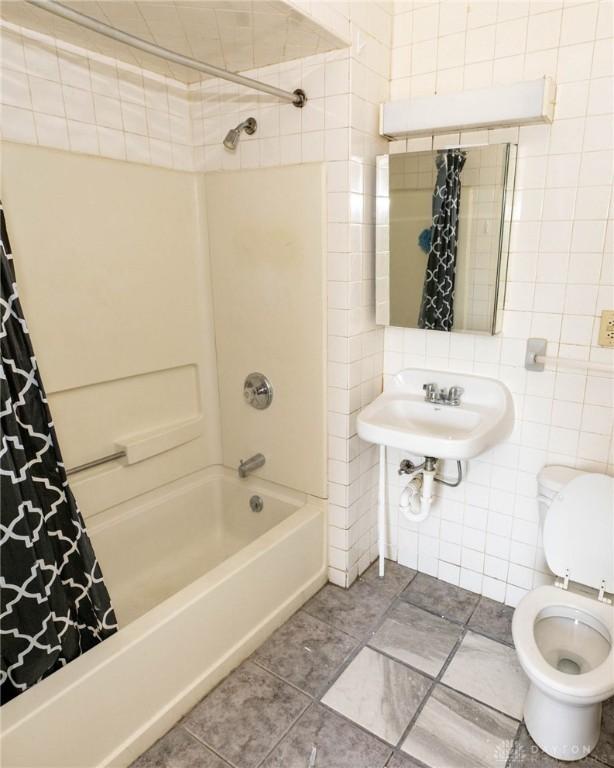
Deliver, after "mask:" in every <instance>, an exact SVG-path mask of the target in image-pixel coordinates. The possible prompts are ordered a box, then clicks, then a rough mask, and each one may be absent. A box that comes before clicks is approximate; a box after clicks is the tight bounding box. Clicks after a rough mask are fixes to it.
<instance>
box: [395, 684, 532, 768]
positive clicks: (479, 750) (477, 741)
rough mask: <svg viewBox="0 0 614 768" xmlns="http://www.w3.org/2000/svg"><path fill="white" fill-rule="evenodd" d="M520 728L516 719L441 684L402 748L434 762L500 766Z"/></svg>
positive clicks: (450, 767) (454, 767)
mask: <svg viewBox="0 0 614 768" xmlns="http://www.w3.org/2000/svg"><path fill="white" fill-rule="evenodd" d="M517 730H518V723H517V722H516V721H515V720H512V719H511V718H509V717H506V715H502V714H500V713H499V712H495V711H493V710H492V709H489V708H488V707H485V706H484V705H483V704H478V703H477V702H476V701H472V700H471V699H468V698H466V697H465V696H461V694H459V693H456V691H451V690H449V689H448V688H444V687H443V686H440V685H438V686H437V687H436V688H435V690H434V691H433V693H432V694H431V696H430V697H429V699H428V701H427V702H426V705H425V706H424V709H423V710H422V712H420V715H419V716H418V719H417V720H416V722H415V724H414V725H413V727H412V729H411V731H410V732H409V735H408V737H407V738H406V739H405V741H404V742H403V745H402V747H401V749H402V750H403V751H404V752H407V753H408V754H409V755H412V757H417V758H418V759H419V760H421V761H422V762H423V763H425V764H426V765H431V766H445V768H466V766H469V765H470V766H472V768H498V767H499V766H501V765H505V763H506V760H507V757H508V754H509V752H510V749H511V747H512V744H513V740H514V736H515V735H516V731H517Z"/></svg>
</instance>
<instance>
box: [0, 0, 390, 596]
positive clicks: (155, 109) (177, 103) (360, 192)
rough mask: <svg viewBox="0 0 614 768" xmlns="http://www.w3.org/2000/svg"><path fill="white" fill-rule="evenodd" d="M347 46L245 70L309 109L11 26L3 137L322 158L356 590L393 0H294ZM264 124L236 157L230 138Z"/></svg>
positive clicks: (372, 390)
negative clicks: (226, 143) (248, 120)
mask: <svg viewBox="0 0 614 768" xmlns="http://www.w3.org/2000/svg"><path fill="white" fill-rule="evenodd" d="M292 4H293V5H294V6H295V7H296V8H297V9H298V10H300V11H301V12H303V13H305V14H307V15H310V16H311V17H312V18H314V19H315V20H316V21H318V22H319V23H321V24H323V25H324V26H326V27H327V28H329V29H330V30H332V31H333V32H335V33H337V34H340V35H342V36H343V37H345V38H346V39H348V40H351V41H352V45H351V48H347V49H345V50H342V51H338V52H333V53H329V54H322V55H318V56H313V57H309V58H305V59H301V60H297V61H295V62H289V63H284V64H279V65H273V66H269V67H266V68H263V69H260V70H257V71H254V72H248V73H246V74H248V75H251V76H254V77H257V78H260V79H262V80H265V81H266V82H269V83H271V84H274V85H279V86H280V87H282V88H288V89H289V90H294V89H295V88H297V87H302V88H303V89H304V90H305V91H306V92H307V94H308V97H309V103H308V105H307V107H305V109H303V110H298V109H295V108H294V107H292V106H290V105H287V104H283V103H280V102H279V101H277V100H276V99H272V98H271V97H268V96H266V95H264V94H262V95H261V94H257V93H255V92H252V91H246V90H245V89H240V88H238V87H236V86H234V85H232V84H229V83H226V82H224V81H218V80H214V79H211V80H207V81H206V82H204V83H202V84H195V85H192V86H185V85H184V84H182V83H178V82H176V81H173V80H171V79H168V78H165V77H161V76H158V75H155V74H152V73H150V72H146V71H144V70H140V69H138V68H137V67H133V66H130V65H127V64H123V63H120V62H117V61H115V60H113V59H110V58H108V57H104V56H101V55H98V54H95V53H93V52H88V51H84V50H82V49H79V48H77V47H75V46H72V45H69V44H66V43H63V42H60V41H58V40H55V39H53V38H50V37H48V36H44V35H40V34H37V33H35V32H31V31H29V30H25V29H21V28H19V27H14V26H12V25H10V24H8V23H7V22H2V30H1V31H2V92H1V104H2V136H3V137H4V138H5V139H8V140H11V141H20V142H25V143H32V144H40V145H43V146H51V147H57V148H60V149H67V150H71V151H75V152H85V153H88V154H97V155H101V156H104V157H111V158H116V159H125V160H129V161H135V162H143V163H151V164H154V165H163V166H168V167H174V168H177V169H184V170H197V171H207V172H208V171H217V170H227V169H235V168H255V167H266V166H271V165H280V164H292V163H300V162H325V163H326V166H327V172H328V328H329V336H328V369H329V389H328V435H329V467H328V468H329V480H330V483H329V521H330V526H329V542H330V570H329V575H330V578H331V580H332V581H334V582H335V583H336V584H339V585H342V586H347V585H349V584H350V583H351V582H352V581H353V580H354V579H355V578H356V576H357V575H358V573H359V572H362V571H363V570H364V569H365V568H366V567H367V566H368V564H369V563H370V562H371V561H372V560H373V558H374V557H375V554H376V552H375V538H376V537H375V529H374V526H375V501H376V485H377V467H376V461H377V455H376V452H375V451H374V449H373V448H372V447H370V446H367V445H365V444H362V443H361V442H360V441H359V440H358V437H357V436H356V428H355V419H356V414H357V412H358V410H359V409H360V408H361V407H362V405H364V404H366V403H367V402H369V401H370V400H372V399H373V397H374V396H376V395H377V394H378V393H379V391H380V390H381V382H382V371H383V340H384V333H383V329H382V328H378V327H376V326H375V320H374V290H373V284H374V221H373V209H374V188H375V183H374V178H375V155H376V154H378V153H379V154H382V153H384V152H385V151H386V149H387V142H386V141H384V140H383V139H381V138H380V137H379V136H378V106H379V103H380V102H382V101H385V100H386V99H387V98H388V95H389V83H390V46H391V42H392V19H393V15H392V4H391V3H378V2H356V3H349V4H348V3H318V2H298V1H297V2H294V3H292ZM249 115H253V116H255V117H256V118H257V120H258V124H259V128H258V132H257V133H256V134H255V135H254V136H253V137H248V136H246V135H243V136H242V139H241V142H240V144H239V148H238V151H237V152H235V153H231V152H228V151H226V150H224V148H223V147H222V143H221V142H222V139H223V137H224V135H225V134H226V132H227V131H228V129H229V128H230V127H232V126H234V125H236V124H237V123H238V122H239V121H240V120H243V119H245V117H247V116H249Z"/></svg>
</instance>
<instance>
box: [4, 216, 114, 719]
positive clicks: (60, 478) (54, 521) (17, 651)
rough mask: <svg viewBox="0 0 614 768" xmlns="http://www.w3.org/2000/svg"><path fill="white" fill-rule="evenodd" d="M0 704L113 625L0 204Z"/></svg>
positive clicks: (106, 633)
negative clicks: (69, 473) (23, 302)
mask: <svg viewBox="0 0 614 768" xmlns="http://www.w3.org/2000/svg"><path fill="white" fill-rule="evenodd" d="M0 259H1V268H2V274H1V278H2V294H1V296H0V312H1V325H0V342H1V347H2V361H1V366H0V389H1V398H0V422H1V423H0V428H1V433H2V434H1V442H0V483H1V486H2V488H1V499H0V501H1V510H0V590H1V592H2V603H1V609H0V610H1V613H0V654H1V666H0V703H3V704H4V703H6V702H7V701H9V700H10V699H12V698H14V697H15V696H17V695H18V694H19V693H21V692H23V691H25V690H26V689H27V688H29V687H30V686H31V685H34V683H36V682H38V681H39V680H40V679H41V678H43V677H46V676H47V675H49V674H51V673H52V672H55V671H56V670H57V669H59V668H60V667H62V666H64V665H65V664H66V663H67V662H69V661H71V660H72V659H74V658H76V657H77V656H79V655H80V654H82V653H84V652H85V651H87V650H89V649H90V648H91V647H92V646H94V645H96V644H97V643H99V642H100V641H102V640H104V639H105V638H106V637H108V636H109V635H111V634H112V633H113V632H115V631H116V630H117V622H116V619H115V614H114V612H113V608H112V606H111V601H110V599H109V594H108V592H107V590H106V587H105V585H104V583H103V580H102V574H101V572H100V567H99V566H98V562H97V561H96V556H95V555H94V551H93V549H92V545H91V543H90V541H89V538H88V535H87V533H86V530H85V524H84V522H83V519H82V517H81V514H80V512H79V509H78V507H77V504H76V502H75V499H74V497H73V495H72V492H71V490H70V488H69V486H68V481H67V480H66V472H65V471H64V465H63V464H62V457H61V454H60V449H59V447H58V441H57V437H56V434H55V429H54V427H53V421H52V419H51V414H50V412H49V407H48V405H47V399H46V397H45V391H44V389H43V385H42V382H41V378H40V374H39V372H38V368H37V364H36V358H35V356H34V352H33V350H32V345H31V342H30V336H29V334H28V329H27V326H26V322H25V319H24V316H23V313H22V309H21V304H20V301H19V298H18V295H17V289H16V285H15V276H14V273H13V263H12V257H11V253H10V245H9V240H8V236H7V232H6V226H5V219H4V212H3V210H2V206H1V204H0Z"/></svg>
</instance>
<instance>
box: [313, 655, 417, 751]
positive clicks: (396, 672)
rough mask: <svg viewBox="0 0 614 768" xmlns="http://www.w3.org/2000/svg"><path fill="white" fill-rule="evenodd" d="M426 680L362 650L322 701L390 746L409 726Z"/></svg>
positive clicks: (403, 667)
mask: <svg viewBox="0 0 614 768" xmlns="http://www.w3.org/2000/svg"><path fill="white" fill-rule="evenodd" d="M429 686H430V681H429V680H428V679H427V678H425V677H423V676H422V675H420V674H418V672H414V671H413V670H411V669H408V667H405V666H403V665H402V664H399V663H398V662H396V661H393V660H392V659H389V658H387V657H386V656H382V654H381V653H377V651H373V650H371V649H370V648H363V649H362V651H361V652H360V653H359V654H358V656H356V658H355V659H354V661H352V663H351V664H350V665H349V666H348V667H347V669H346V670H345V671H344V672H343V673H342V674H341V675H340V677H339V678H338V679H337V681H336V682H335V683H334V685H333V686H332V687H331V688H330V689H329V691H328V693H327V694H326V695H325V696H324V697H323V698H322V702H323V703H324V704H326V705H327V706H329V707H331V708H332V709H334V710H336V711H337V712H340V713H341V714H342V715H345V717H347V718H349V719H350V720H353V721H354V722H355V723H358V725H361V726H362V727H363V728H366V729H367V730H368V731H371V733H374V734H375V735H376V736H379V737H380V738H382V739H384V740H385V741H387V742H389V743H390V744H396V743H397V742H398V741H399V739H400V738H401V736H402V734H403V731H404V730H405V728H407V726H408V725H409V721H410V720H411V719H412V717H413V716H414V714H415V712H416V710H417V708H418V706H419V704H420V702H421V701H422V699H423V698H424V696H425V695H426V692H427V690H428V688H429Z"/></svg>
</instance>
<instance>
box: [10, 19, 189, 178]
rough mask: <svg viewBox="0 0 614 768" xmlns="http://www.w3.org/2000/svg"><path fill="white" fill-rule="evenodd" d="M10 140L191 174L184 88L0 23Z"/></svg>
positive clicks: (43, 36) (187, 104) (182, 85)
mask: <svg viewBox="0 0 614 768" xmlns="http://www.w3.org/2000/svg"><path fill="white" fill-rule="evenodd" d="M0 42H1V59H0V61H1V67H0V70H1V75H2V80H1V88H0V112H1V117H2V120H1V126H0V131H1V135H2V137H3V138H5V139H7V140H9V141H18V142H24V143H27V144H40V145H41V146H46V147H56V148H58V149H66V150H71V151H73V152H84V153H87V154H91V155H101V156H103V157H112V158H116V159H119V160H130V161H134V162H139V163H151V164H152V165H161V166H166V167H171V168H176V169H179V170H192V169H193V167H194V148H193V144H192V136H191V122H190V114H189V110H190V107H189V91H188V88H187V86H186V85H184V84H183V83H179V82H177V81H175V80H171V79H170V78H165V77H163V76H161V75H156V74H154V73H152V72H148V71H145V70H141V69H138V68H137V67H134V66H131V65H130V64H124V63H123V62H118V61H116V60H115V59H111V58H109V57H106V56H102V55H100V54H97V53H94V52H91V51H86V50H84V49H82V48H78V47H76V46H74V45H70V44H69V43H64V42H62V41H59V40H56V39H55V38H52V37H49V36H48V35H43V34H39V33H37V32H33V31H32V30H29V29H25V28H22V27H17V26H15V25H14V24H11V23H9V22H6V21H2V22H0Z"/></svg>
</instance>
